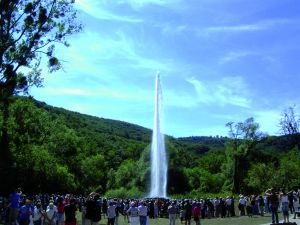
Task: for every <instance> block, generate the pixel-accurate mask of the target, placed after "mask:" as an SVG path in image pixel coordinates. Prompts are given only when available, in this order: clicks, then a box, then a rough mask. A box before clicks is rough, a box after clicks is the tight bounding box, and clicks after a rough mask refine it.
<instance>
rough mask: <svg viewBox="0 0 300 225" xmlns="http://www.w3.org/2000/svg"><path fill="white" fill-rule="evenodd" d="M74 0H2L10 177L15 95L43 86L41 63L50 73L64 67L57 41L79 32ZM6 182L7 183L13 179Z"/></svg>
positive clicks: (2, 85) (0, 105)
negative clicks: (11, 110)
mask: <svg viewBox="0 0 300 225" xmlns="http://www.w3.org/2000/svg"><path fill="white" fill-rule="evenodd" d="M73 3H74V0H51V1H49V0H10V1H7V0H0V110H1V111H2V119H1V120H0V121H1V124H0V127H1V133H0V135H1V139H0V144H1V151H0V159H1V161H0V171H2V172H3V173H2V174H1V177H2V178H3V177H4V178H7V177H10V176H9V174H7V173H6V172H8V171H10V170H11V164H12V161H11V154H10V151H9V137H8V132H7V121H8V118H9V105H10V102H11V97H12V96H13V95H15V94H18V93H25V94H27V93H28V89H29V88H30V87H31V86H37V87H39V86H41V85H42V77H41V69H40V65H41V63H44V62H45V60H44V59H47V61H48V62H47V66H48V68H49V70H50V72H53V71H56V70H58V69H60V68H61V63H60V61H59V60H58V58H57V57H56V56H55V53H54V50H55V46H56V44H63V45H65V46H69V44H68V43H67V41H66V39H67V37H68V36H69V35H71V34H73V33H76V32H79V31H80V30H81V25H80V24H78V23H77V22H76V11H75V9H74V8H73ZM6 181H7V182H4V183H5V184H7V185H10V184H9V181H8V180H6ZM1 186H2V187H3V185H1Z"/></svg>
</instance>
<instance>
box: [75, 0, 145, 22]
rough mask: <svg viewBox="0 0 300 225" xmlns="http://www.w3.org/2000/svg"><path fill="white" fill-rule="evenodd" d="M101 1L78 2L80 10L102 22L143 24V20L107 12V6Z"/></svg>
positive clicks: (79, 0)
mask: <svg viewBox="0 0 300 225" xmlns="http://www.w3.org/2000/svg"><path fill="white" fill-rule="evenodd" d="M103 3H104V2H101V1H95V0H76V6H77V7H78V9H81V10H83V11H84V12H85V13H87V14H89V15H91V16H93V17H95V18H97V19H102V20H114V21H119V22H128V23H141V22H142V21H143V20H142V19H140V18H134V17H131V16H126V15H119V14H115V13H113V12H109V11H108V10H105V4H103Z"/></svg>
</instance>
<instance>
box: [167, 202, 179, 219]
mask: <svg viewBox="0 0 300 225" xmlns="http://www.w3.org/2000/svg"><path fill="white" fill-rule="evenodd" d="M168 213H169V225H175V221H176V214H177V213H178V208H177V206H176V202H175V201H173V202H172V203H171V205H170V206H169V207H168Z"/></svg>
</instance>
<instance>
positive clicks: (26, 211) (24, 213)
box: [19, 199, 32, 225]
mask: <svg viewBox="0 0 300 225" xmlns="http://www.w3.org/2000/svg"><path fill="white" fill-rule="evenodd" d="M30 203H31V202H30V200H29V199H26V201H25V204H24V205H22V206H21V207H20V210H19V219H20V221H19V224H20V225H28V224H29V222H30V215H31V214H32V211H31V207H30Z"/></svg>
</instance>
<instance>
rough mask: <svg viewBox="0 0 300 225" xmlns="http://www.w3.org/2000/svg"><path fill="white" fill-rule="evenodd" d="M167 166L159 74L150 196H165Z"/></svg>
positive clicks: (156, 86)
mask: <svg viewBox="0 0 300 225" xmlns="http://www.w3.org/2000/svg"><path fill="white" fill-rule="evenodd" d="M167 168H168V162H167V157H166V149H165V140H164V135H163V133H162V89H161V84H160V75H159V73H157V74H156V80H155V109H154V126H153V134H152V144H151V190H150V197H167Z"/></svg>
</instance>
